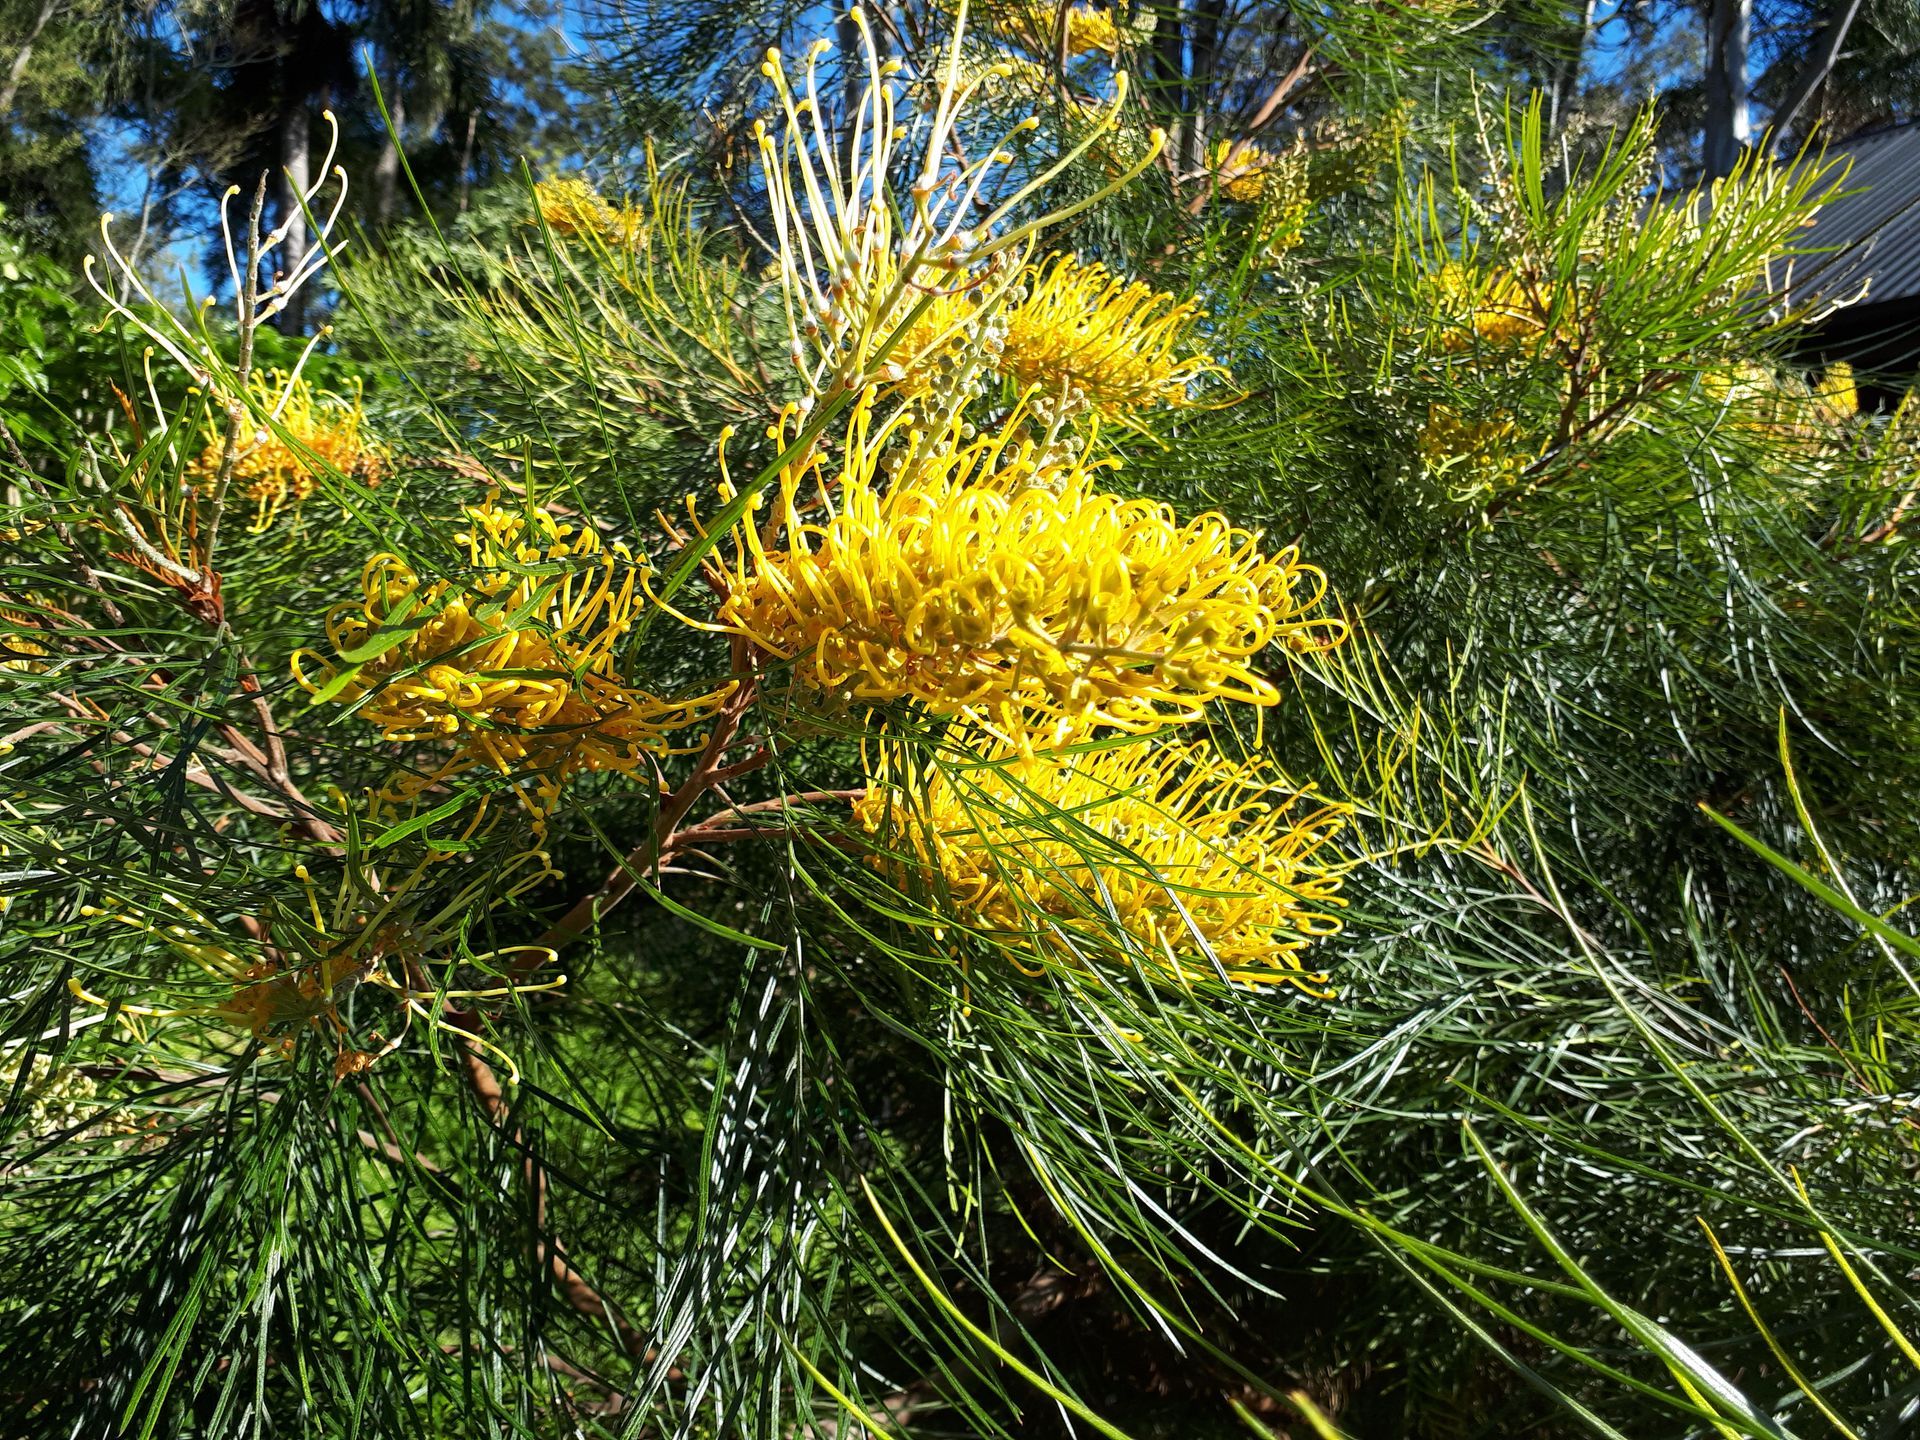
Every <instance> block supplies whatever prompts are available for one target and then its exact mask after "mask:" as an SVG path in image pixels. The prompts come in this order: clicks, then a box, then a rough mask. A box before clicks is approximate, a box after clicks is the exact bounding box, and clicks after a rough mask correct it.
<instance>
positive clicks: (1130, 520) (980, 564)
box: [689, 394, 1346, 736]
mask: <svg viewBox="0 0 1920 1440" xmlns="http://www.w3.org/2000/svg"><path fill="white" fill-rule="evenodd" d="M870 401H871V394H869V397H868V402H869V403H867V404H863V405H862V406H860V407H859V408H858V409H857V410H856V412H855V414H854V419H853V423H852V425H851V426H850V428H849V431H848V435H847V442H846V445H845V447H844V450H843V452H842V453H843V468H842V469H841V471H840V472H839V474H838V475H837V476H835V477H834V479H833V481H832V483H831V485H828V484H825V483H823V482H824V480H825V477H824V476H823V475H822V474H821V473H820V472H821V462H820V459H819V457H818V452H815V454H814V456H813V457H812V458H810V459H808V460H807V461H805V462H803V463H800V464H796V465H793V466H790V467H789V468H788V470H787V471H786V472H785V473H784V474H783V475H782V477H781V484H780V492H779V495H778V498H777V500H776V502H775V504H776V507H777V508H775V510H774V513H773V514H772V515H771V517H767V518H766V519H765V526H764V530H763V528H761V526H759V525H757V524H756V520H757V519H758V518H760V517H757V516H756V515H755V513H754V511H749V513H748V515H747V516H746V517H745V518H744V519H743V520H742V522H741V524H740V525H739V526H738V527H737V529H736V533H735V539H736V546H735V549H734V553H733V556H732V558H731V560H730V562H728V563H727V565H726V573H725V574H724V576H723V577H721V579H722V584H721V589H722V591H723V594H722V598H721V604H720V606H719V609H718V612H717V617H716V618H717V620H718V628H720V629H722V630H725V631H727V632H729V633H732V634H737V635H740V636H743V637H745V638H746V639H748V640H749V641H751V642H752V643H753V644H754V645H756V646H758V647H759V648H760V649H761V650H762V651H765V652H767V653H769V654H771V655H774V656H777V657H780V658H783V659H787V660H791V661H793V662H794V674H795V679H796V681H797V682H798V683H800V684H802V685H805V686H808V687H812V688H816V689H819V690H821V691H824V692H826V693H828V694H829V695H833V696H836V697H838V698H841V699H844V700H849V701H888V700H896V699H903V698H906V699H912V700H915V701H918V702H920V703H921V704H923V705H925V706H927V707H928V708H929V709H930V710H932V711H934V712H935V713H938V714H946V715H953V714H960V713H971V714H975V715H978V716H981V717H983V718H989V719H991V720H993V721H995V722H997V723H998V724H999V725H1000V726H1001V727H1002V728H1003V729H1004V730H1005V731H1006V732H1007V733H1009V734H1017V735H1020V736H1032V735H1041V734H1049V733H1050V734H1052V735H1055V736H1065V735H1070V734H1075V733H1081V732H1084V731H1085V730H1086V729H1088V728H1090V727H1093V726H1100V725H1111V726H1117V727H1119V728H1121V729H1124V730H1130V731H1148V730H1153V729H1157V728H1158V727H1160V726H1162V725H1166V724H1169V723H1174V722H1179V721H1186V720H1192V719H1195V718H1197V717H1198V716H1199V715H1200V713H1201V707H1202V706H1204V705H1205V704H1207V703H1208V702H1209V701H1212V700H1219V699H1232V700H1242V701H1247V702H1250V703H1253V704H1257V705H1271V704H1274V703H1275V702H1277V701H1278V699H1279V692H1278V691H1277V690H1276V689H1275V687H1274V685H1273V682H1272V681H1271V680H1269V679H1267V678H1266V677H1265V676H1264V675H1263V674H1262V673H1261V669H1260V666H1259V663H1258V657H1259V656H1260V654H1261V652H1262V651H1264V650H1266V649H1267V647H1268V646H1270V645H1275V644H1278V645H1281V646H1283V647H1285V648H1286V649H1287V650H1289V651H1290V652H1292V653H1294V654H1296V655H1298V654H1304V653H1308V652H1313V651H1320V650H1326V649H1329V648H1331V647H1333V646H1335V645H1338V644H1339V643H1340V642H1341V641H1342V640H1344V639H1345V638H1346V624H1345V622H1344V621H1342V620H1339V619H1337V618H1333V617H1331V616H1328V615H1326V614H1325V613H1323V612H1322V609H1321V602H1322V600H1323V599H1324V597H1325V592H1326V579H1325V577H1324V576H1323V575H1322V574H1321V573H1320V571H1319V570H1317V569H1315V568H1314V567H1312V566H1310V565H1306V564H1303V563H1301V561H1300V558H1299V555H1298V552H1297V551H1295V550H1293V549H1291V548H1290V549H1287V550H1283V551H1281V552H1280V553H1278V554H1272V555H1270V554H1266V553H1264V552H1263V551H1262V549H1261V544H1260V536H1259V535H1258V534H1256V533H1254V532H1252V531H1249V530H1244V529H1241V528H1240V527H1238V526H1236V525H1234V524H1232V523H1231V522H1230V521H1228V520H1227V519H1225V518H1224V517H1223V516H1221V515H1218V514H1213V513H1208V514H1205V515H1201V516H1199V517H1197V518H1195V519H1193V520H1189V521H1186V522H1182V521H1181V520H1180V519H1178V518H1177V517H1176V516H1175V514H1174V513H1173V511H1172V509H1171V508H1169V507H1168V506H1166V505H1163V504H1158V503H1156V502H1153V501H1149V500H1139V499H1132V500H1129V499H1122V498H1120V497H1118V496H1115V495H1109V494H1103V493H1101V492H1100V491H1099V490H1098V489H1096V488H1095V481H1096V480H1097V478H1098V475H1099V471H1100V470H1101V469H1103V468H1105V464H1089V463H1087V462H1086V461H1085V460H1084V459H1082V458H1077V457H1074V456H1073V455H1072V454H1071V452H1065V453H1066V458H1064V459H1063V458H1061V456H1062V453H1063V452H1061V451H1059V450H1043V449H1041V448H1039V446H1038V445H1037V444H1036V442H1035V441H1034V440H1033V439H1031V438H1030V437H1029V436H1028V435H1027V428H1026V424H1025V417H1024V416H1022V415H1020V414H1018V413H1016V414H1015V415H1014V416H1012V417H1010V418H1009V420H1008V421H1007V423H1006V424H1005V425H1004V426H1003V427H1002V428H1001V429H1000V430H999V431H998V433H996V434H993V435H990V436H983V437H980V438H978V439H975V440H973V441H972V442H971V443H969V442H968V441H967V440H966V439H964V438H963V435H964V433H965V432H964V431H963V428H962V426H961V425H960V423H959V422H955V424H954V425H953V426H951V427H949V428H948V429H946V430H945V431H943V432H939V431H916V432H913V433H911V434H909V435H906V436H904V437H901V436H900V434H899V432H900V431H901V430H902V429H903V428H904V424H903V419H904V417H903V416H902V415H898V414H896V415H895V417H894V418H893V420H892V421H890V422H889V423H888V424H887V425H886V426H885V427H883V428H882V429H881V430H880V431H879V432H878V433H870V424H871V416H872V412H871V408H870ZM776 438H777V439H783V438H784V434H783V433H782V434H780V435H777V436H776ZM890 441H896V442H897V443H894V444H892V445H891V446H890V443H889V442H890ZM1108 463H1110V462H1108ZM803 490H804V491H806V492H807V493H808V501H806V502H803V500H802V492H803ZM815 491H817V492H818V496H819V498H818V500H817V502H815V501H813V500H812V495H813V492H815ZM724 493H727V494H731V487H730V486H728V487H726V489H725V492H724ZM803 503H808V504H809V511H808V513H805V514H803V512H802V508H801V507H802V505H803ZM813 503H817V504H818V505H819V507H820V509H819V510H817V511H815V510H812V509H811V505H812V504H813ZM689 505H690V508H691V502H689ZM758 508H759V507H757V506H756V510H757V509H758ZM777 544H779V545H781V546H782V547H783V548H775V547H776V545H777Z"/></svg>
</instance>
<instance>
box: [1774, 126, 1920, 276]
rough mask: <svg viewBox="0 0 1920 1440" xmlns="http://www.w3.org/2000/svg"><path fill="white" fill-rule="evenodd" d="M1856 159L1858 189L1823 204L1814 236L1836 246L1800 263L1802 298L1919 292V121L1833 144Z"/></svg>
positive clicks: (1839, 155) (1853, 176) (1842, 155)
mask: <svg viewBox="0 0 1920 1440" xmlns="http://www.w3.org/2000/svg"><path fill="white" fill-rule="evenodd" d="M1827 157H1828V159H1830V160H1842V161H1845V160H1851V161H1852V162H1853V163H1852V167H1851V168H1850V169H1849V170H1848V171H1847V177H1846V182H1845V186H1844V188H1845V189H1846V190H1848V191H1856V190H1857V191H1859V192H1861V193H1859V194H1848V195H1845V196H1843V197H1842V198H1841V199H1838V200H1835V201H1833V202H1832V203H1831V204H1829V205H1827V206H1826V207H1825V208H1824V209H1822V210H1821V212H1820V216H1819V218H1818V219H1817V220H1816V221H1815V222H1814V224H1813V228H1812V230H1811V231H1810V232H1809V235H1808V243H1810V244H1813V245H1817V246H1820V247H1822V248H1823V249H1824V248H1826V247H1829V246H1831V247H1834V248H1833V253H1831V254H1825V255H1810V256H1805V257H1803V258H1802V259H1801V260H1800V261H1799V262H1798V263H1797V264H1796V265H1795V267H1794V271H1795V273H1794V277H1793V290H1794V296H1795V298H1796V299H1802V298H1804V299H1809V300H1811V299H1814V298H1816V297H1820V298H1825V299H1828V300H1839V299H1843V298H1846V297H1850V296H1852V295H1855V294H1858V293H1859V290H1860V285H1861V282H1862V281H1865V282H1866V285H1867V293H1866V295H1865V296H1864V297H1863V298H1862V299H1861V301H1860V303H1861V304H1863V305H1874V304H1879V303H1881V302H1884V301H1888V300H1900V299H1905V298H1908V297H1911V296H1916V295H1920V124H1915V123H1910V124H1906V125H1896V126H1892V127H1890V128H1888V129H1885V130H1879V131H1875V132H1873V133H1871V134H1867V135H1861V136H1858V137H1856V138H1854V139H1852V140H1848V141H1846V142H1845V143H1844V144H1840V145H1836V146H1834V147H1833V149H1831V150H1830V151H1828V152H1827Z"/></svg>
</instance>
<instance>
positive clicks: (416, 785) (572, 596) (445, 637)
mask: <svg viewBox="0 0 1920 1440" xmlns="http://www.w3.org/2000/svg"><path fill="white" fill-rule="evenodd" d="M465 516H466V520H467V529H466V530H465V531H463V532H462V533H460V534H459V535H458V536H457V537H456V539H457V541H458V543H459V544H460V545H461V546H462V548H463V549H464V550H465V551H466V557H467V561H468V564H469V566H470V567H471V570H472V572H473V573H472V574H471V575H470V576H469V577H468V578H466V579H464V580H462V581H458V582H456V581H452V580H435V581H430V582H423V581H422V580H421V578H420V577H419V575H418V574H417V573H416V572H415V571H414V569H413V567H412V566H410V565H408V564H407V562H406V561H404V560H403V559H401V558H400V557H399V556H398V555H392V554H381V555H376V556H374V557H373V558H372V559H371V560H369V561H368V562H367V564H366V566H365V568H364V569H363V570H362V572H361V590H362V597H361V599H360V600H359V601H357V602H348V603H346V604H342V605H338V606H335V607H334V609H333V610H332V611H330V612H329V613H328V615H327V639H328V641H329V643H330V644H331V646H332V648H333V650H334V652H335V658H333V659H331V660H328V659H323V658H322V657H319V656H317V655H315V654H314V652H311V651H303V652H301V653H300V654H299V655H296V656H295V657H294V672H295V676H296V678H297V679H298V680H299V682H300V683H301V684H302V685H303V686H305V687H306V688H307V689H308V690H310V691H312V692H314V693H316V694H320V693H325V694H327V695H328V697H329V698H331V699H334V700H337V701H339V702H340V703H342V704H351V705H355V706H356V707H358V708H357V712H356V713H358V714H359V715H360V716H361V718H363V719H365V720H367V721H368V722H369V723H371V724H373V725H375V726H377V727H378V728H379V730H380V732H381V734H382V735H383V736H384V737H385V738H386V739H388V740H395V741H422V740H449V741H452V742H454V745H455V747H456V748H455V751H454V754H453V756H452V757H451V758H450V759H448V760H447V761H446V762H445V763H444V764H443V765H442V766H441V767H440V768H439V769H438V770H437V771H435V772H434V773H433V774H431V775H429V776H427V777H425V778H424V779H422V778H419V777H414V778H411V779H410V780H409V781H408V782H406V785H405V786H404V787H403V789H406V790H408V791H410V792H417V791H418V790H420V789H423V788H424V787H425V786H426V785H429V784H433V783H436V782H438V781H440V780H443V779H445V778H447V777H448V776H451V775H455V774H459V773H461V772H463V771H465V770H469V769H472V768H474V767H475V766H490V767H491V768H493V769H495V770H497V771H499V772H501V773H502V774H507V775H513V776H516V777H528V778H531V779H532V781H533V785H534V790H533V796H532V799H531V804H532V808H533V809H534V811H535V813H536V815H540V814H544V813H545V812H546V811H548V810H551V808H552V807H553V805H554V804H555V803H556V802H557V801H558V798H559V794H560V791H561V788H562V787H563V786H564V785H565V784H566V783H567V781H568V780H569V779H571V778H572V777H573V776H575V775H577V774H579V773H581V772H583V771H596V770H614V771H621V772H632V771H634V770H635V769H638V768H640V767H641V766H642V765H643V764H644V763H645V761H646V758H647V757H648V756H649V755H659V754H668V753H673V747H672V736H673V735H674V734H675V733H676V732H677V731H680V730H684V729H686V728H687V727H689V726H692V725H697V724H699V723H700V722H702V721H703V720H706V719H707V718H708V717H710V716H711V715H712V714H713V712H714V711H715V710H716V709H717V708H718V707H719V705H720V703H721V701H722V700H724V699H725V697H726V695H727V693H729V691H728V689H723V690H720V691H716V692H714V693H711V694H707V695H701V696H699V697H697V698H694V699H690V700H665V699H661V698H659V697H657V696H654V695H651V694H648V693H647V692H646V691H644V690H641V689H638V688H636V687H635V686H632V685H629V684H627V683H626V682H625V681H624V680H623V679H622V678H621V676H620V673H619V669H618V666H617V657H616V654H615V651H616V649H617V647H618V645H619V642H620V640H621V638H622V637H623V636H624V635H625V634H626V633H627V631H628V630H629V629H630V628H631V626H632V624H633V622H634V619H635V618H636V616H637V614H638V612H639V609H640V607H641V604H642V603H643V596H642V595H641V593H640V582H641V573H642V567H641V566H640V565H639V564H637V563H636V562H635V561H634V560H633V558H632V557H631V556H630V555H629V554H628V553H627V551H626V550H625V549H624V548H621V547H619V546H615V547H614V548H613V549H612V550H611V551H608V550H606V549H603V547H602V546H601V543H600V538H599V536H598V534H596V533H595V531H594V529H593V528H592V526H591V525H587V524H581V525H578V526H574V525H563V524H561V523H560V522H558V521H556V520H554V519H553V518H552V517H551V516H549V515H548V514H546V513H545V512H544V511H542V510H539V509H535V508H533V507H532V506H530V505H529V506H527V507H525V508H512V509H509V508H505V507H503V506H502V505H501V504H500V503H499V502H498V501H497V499H494V498H489V499H488V500H487V501H486V502H485V503H483V504H480V505H476V506H472V507H470V508H469V509H468V510H467V511H466V512H465ZM383 639H384V640H387V641H390V642H391V644H390V645H389V646H388V648H385V649H381V650H380V651H379V653H378V654H377V655H374V656H373V657H372V658H370V659H368V660H366V661H365V662H364V663H360V664H359V665H357V667H353V668H349V667H350V666H351V665H352V662H351V661H350V660H349V658H348V657H349V656H350V655H352V654H353V653H355V652H360V653H364V652H365V648H366V647H367V646H368V645H369V642H370V641H371V642H373V643H374V645H375V646H376V647H377V646H378V644H379V642H380V641H381V640H383ZM308 660H312V661H316V662H317V667H316V669H315V672H314V673H313V674H309V673H308V672H307V666H306V664H305V663H304V662H306V661H308ZM729 688H730V687H729Z"/></svg>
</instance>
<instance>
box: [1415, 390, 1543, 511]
mask: <svg viewBox="0 0 1920 1440" xmlns="http://www.w3.org/2000/svg"><path fill="white" fill-rule="evenodd" d="M1414 443H1415V445H1416V446H1417V447H1418V449H1419V451H1420V458H1421V460H1422V461H1423V462H1424V463H1425V465H1426V468H1427V470H1428V472H1429V473H1430V474H1433V475H1435V476H1441V477H1445V478H1446V479H1447V480H1448V481H1449V482H1450V483H1449V492H1450V493H1451V495H1452V497H1453V498H1454V499H1455V500H1459V501H1468V500H1474V499H1478V498H1480V497H1481V496H1483V495H1486V494H1488V493H1490V492H1493V491H1496V490H1499V489H1502V488H1504V487H1506V486H1508V485H1511V484H1513V483H1514V482H1516V481H1518V480H1519V479H1521V478H1522V477H1523V476H1524V475H1525V474H1526V471H1527V467H1528V466H1529V465H1531V464H1532V463H1533V462H1534V461H1535V460H1536V459H1538V458H1539V455H1540V451H1541V447H1539V446H1529V445H1528V444H1527V442H1526V433H1525V431H1524V430H1523V429H1522V427H1521V425H1520V424H1519V422H1518V421H1517V420H1515V419H1514V418H1513V417H1512V416H1511V415H1508V414H1505V413H1502V414H1499V415H1496V416H1495V417H1493V418H1492V419H1488V420H1468V419H1465V418H1463V417H1462V416H1461V415H1460V413H1459V412H1458V411H1456V410H1454V409H1453V408H1451V407H1450V406H1446V405H1430V406H1428V407H1427V423H1426V424H1425V425H1423V426H1421V427H1420V433H1419V435H1418V436H1416V437H1415V442H1414Z"/></svg>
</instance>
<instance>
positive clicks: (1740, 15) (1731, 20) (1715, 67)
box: [1700, 0, 1753, 180]
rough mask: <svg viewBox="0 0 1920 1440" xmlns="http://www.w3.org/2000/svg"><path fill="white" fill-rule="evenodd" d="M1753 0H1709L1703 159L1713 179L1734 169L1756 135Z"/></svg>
mask: <svg viewBox="0 0 1920 1440" xmlns="http://www.w3.org/2000/svg"><path fill="white" fill-rule="evenodd" d="M1752 29H1753V0H1709V4H1708V8H1707V74H1706V91H1707V133H1706V143H1705V144H1704V145H1703V146H1702V147H1701V157H1700V158H1701V160H1702V161H1703V162H1704V164H1705V167H1706V175H1707V178H1708V179H1709V180H1718V179H1719V178H1720V177H1721V176H1723V175H1727V174H1729V173H1731V171H1732V170H1733V167H1734V166H1735V165H1737V164H1738V163H1739V161H1740V156H1741V155H1742V154H1743V153H1744V152H1745V151H1746V148H1747V144H1748V142H1749V141H1750V140H1751V139H1752V137H1753V131H1752V123H1751V121H1750V120H1749V118H1748V112H1747V40H1748V37H1749V35H1750V34H1751V32H1752Z"/></svg>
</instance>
